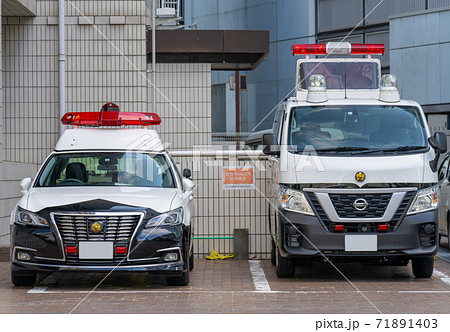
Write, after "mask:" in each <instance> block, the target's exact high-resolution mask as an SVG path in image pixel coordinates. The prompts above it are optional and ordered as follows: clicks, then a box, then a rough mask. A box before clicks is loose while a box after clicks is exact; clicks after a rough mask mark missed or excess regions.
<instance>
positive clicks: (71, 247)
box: [66, 246, 77, 254]
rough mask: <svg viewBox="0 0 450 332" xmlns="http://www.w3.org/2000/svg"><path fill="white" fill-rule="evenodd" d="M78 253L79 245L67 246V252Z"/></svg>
mask: <svg viewBox="0 0 450 332" xmlns="http://www.w3.org/2000/svg"><path fill="white" fill-rule="evenodd" d="M76 253H77V247H74V246H67V247H66V254H76Z"/></svg>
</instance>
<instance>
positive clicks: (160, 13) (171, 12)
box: [156, 7, 176, 17]
mask: <svg viewBox="0 0 450 332" xmlns="http://www.w3.org/2000/svg"><path fill="white" fill-rule="evenodd" d="M156 17H176V12H175V8H168V7H166V8H157V9H156Z"/></svg>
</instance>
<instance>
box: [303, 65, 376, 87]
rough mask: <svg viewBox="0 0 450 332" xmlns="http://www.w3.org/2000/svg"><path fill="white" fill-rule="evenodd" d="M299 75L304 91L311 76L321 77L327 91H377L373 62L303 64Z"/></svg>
mask: <svg viewBox="0 0 450 332" xmlns="http://www.w3.org/2000/svg"><path fill="white" fill-rule="evenodd" d="M299 74H300V79H301V88H302V89H305V90H306V89H308V86H307V85H308V81H309V77H310V76H311V75H323V76H324V77H325V82H326V85H327V89H338V90H343V89H378V64H377V63H375V62H303V63H301V64H300V73H299Z"/></svg>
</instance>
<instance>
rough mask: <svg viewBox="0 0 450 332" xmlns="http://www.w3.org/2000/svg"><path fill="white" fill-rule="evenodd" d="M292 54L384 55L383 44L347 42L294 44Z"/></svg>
mask: <svg viewBox="0 0 450 332" xmlns="http://www.w3.org/2000/svg"><path fill="white" fill-rule="evenodd" d="M292 54H294V55H295V54H298V55H324V54H334V55H350V54H354V55H358V54H359V55H368V54H378V55H383V54H384V45H383V44H350V43H348V42H330V43H327V44H294V45H292Z"/></svg>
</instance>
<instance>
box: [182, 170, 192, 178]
mask: <svg viewBox="0 0 450 332" xmlns="http://www.w3.org/2000/svg"><path fill="white" fill-rule="evenodd" d="M191 176H192V172H191V170H190V169H189V168H185V169H183V177H184V178H186V179H190V178H191Z"/></svg>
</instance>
